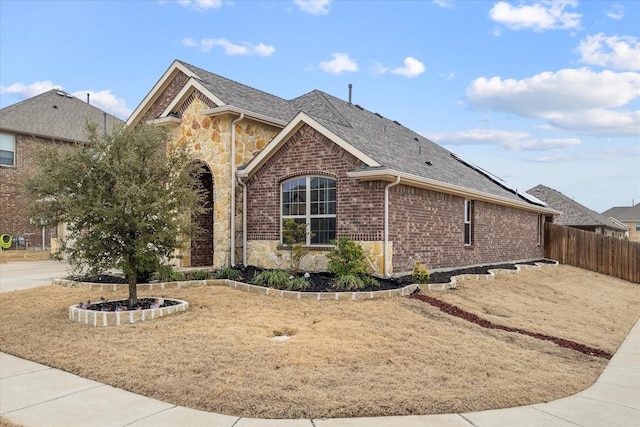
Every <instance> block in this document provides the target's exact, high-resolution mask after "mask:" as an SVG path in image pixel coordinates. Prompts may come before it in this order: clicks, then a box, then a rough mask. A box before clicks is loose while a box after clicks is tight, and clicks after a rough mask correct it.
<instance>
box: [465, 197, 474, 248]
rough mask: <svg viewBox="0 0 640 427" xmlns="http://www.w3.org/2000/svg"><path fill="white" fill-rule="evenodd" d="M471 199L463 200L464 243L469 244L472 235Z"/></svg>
mask: <svg viewBox="0 0 640 427" xmlns="http://www.w3.org/2000/svg"><path fill="white" fill-rule="evenodd" d="M471 206H472V202H471V200H465V201H464V244H465V245H471V244H472V243H473V236H472V231H471Z"/></svg>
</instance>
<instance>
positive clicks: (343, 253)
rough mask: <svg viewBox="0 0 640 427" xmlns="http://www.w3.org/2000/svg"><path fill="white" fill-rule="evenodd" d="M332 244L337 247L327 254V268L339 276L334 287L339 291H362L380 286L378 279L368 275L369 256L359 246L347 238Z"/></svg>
mask: <svg viewBox="0 0 640 427" xmlns="http://www.w3.org/2000/svg"><path fill="white" fill-rule="evenodd" d="M331 243H333V244H334V245H335V247H334V248H333V249H331V250H330V251H329V252H328V253H327V258H328V259H329V265H328V266H327V268H328V270H329V271H330V272H332V273H335V274H336V275H337V276H338V280H337V281H336V283H335V284H334V286H336V287H337V288H339V289H361V288H364V287H366V286H368V285H372V286H377V285H378V281H377V280H376V279H374V278H373V277H370V276H369V275H367V270H368V265H367V261H366V260H367V255H366V254H365V253H364V250H363V249H362V247H361V246H360V245H359V244H357V243H356V242H354V241H353V240H351V239H349V238H347V237H341V238H340V239H338V240H337V241H336V240H334V241H332V242H331Z"/></svg>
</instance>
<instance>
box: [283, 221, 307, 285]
mask: <svg viewBox="0 0 640 427" xmlns="http://www.w3.org/2000/svg"><path fill="white" fill-rule="evenodd" d="M307 234H309V233H308V231H307V224H306V223H304V222H303V223H302V224H298V223H297V222H296V221H295V220H294V219H293V218H287V219H286V220H285V221H284V223H283V224H282V240H283V242H284V245H285V248H286V249H287V251H289V260H290V261H291V271H292V272H293V274H296V273H297V272H298V270H299V269H300V261H302V258H304V257H305V255H307V254H308V253H309V250H308V249H307V248H306V247H305V246H304V245H305V244H306V242H307Z"/></svg>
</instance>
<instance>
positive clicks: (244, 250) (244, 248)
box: [238, 177, 247, 267]
mask: <svg viewBox="0 0 640 427" xmlns="http://www.w3.org/2000/svg"><path fill="white" fill-rule="evenodd" d="M238 184H240V185H241V186H242V265H243V266H245V267H246V265H247V184H245V183H244V182H242V178H240V177H238Z"/></svg>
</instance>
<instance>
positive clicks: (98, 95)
mask: <svg viewBox="0 0 640 427" xmlns="http://www.w3.org/2000/svg"><path fill="white" fill-rule="evenodd" d="M87 94H89V102H90V103H91V105H93V106H94V107H98V108H100V109H101V110H104V111H106V112H108V113H111V114H113V115H114V116H117V117H120V118H123V119H126V118H127V117H129V115H131V112H132V110H131V109H130V108H128V107H127V105H126V102H125V100H124V99H122V98H117V97H116V96H115V95H114V94H112V93H111V91H110V90H101V91H98V92H96V91H93V90H79V91H77V92H73V93H72V95H73V96H75V97H76V98H79V99H81V100H82V99H84V100H86V99H87Z"/></svg>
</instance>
